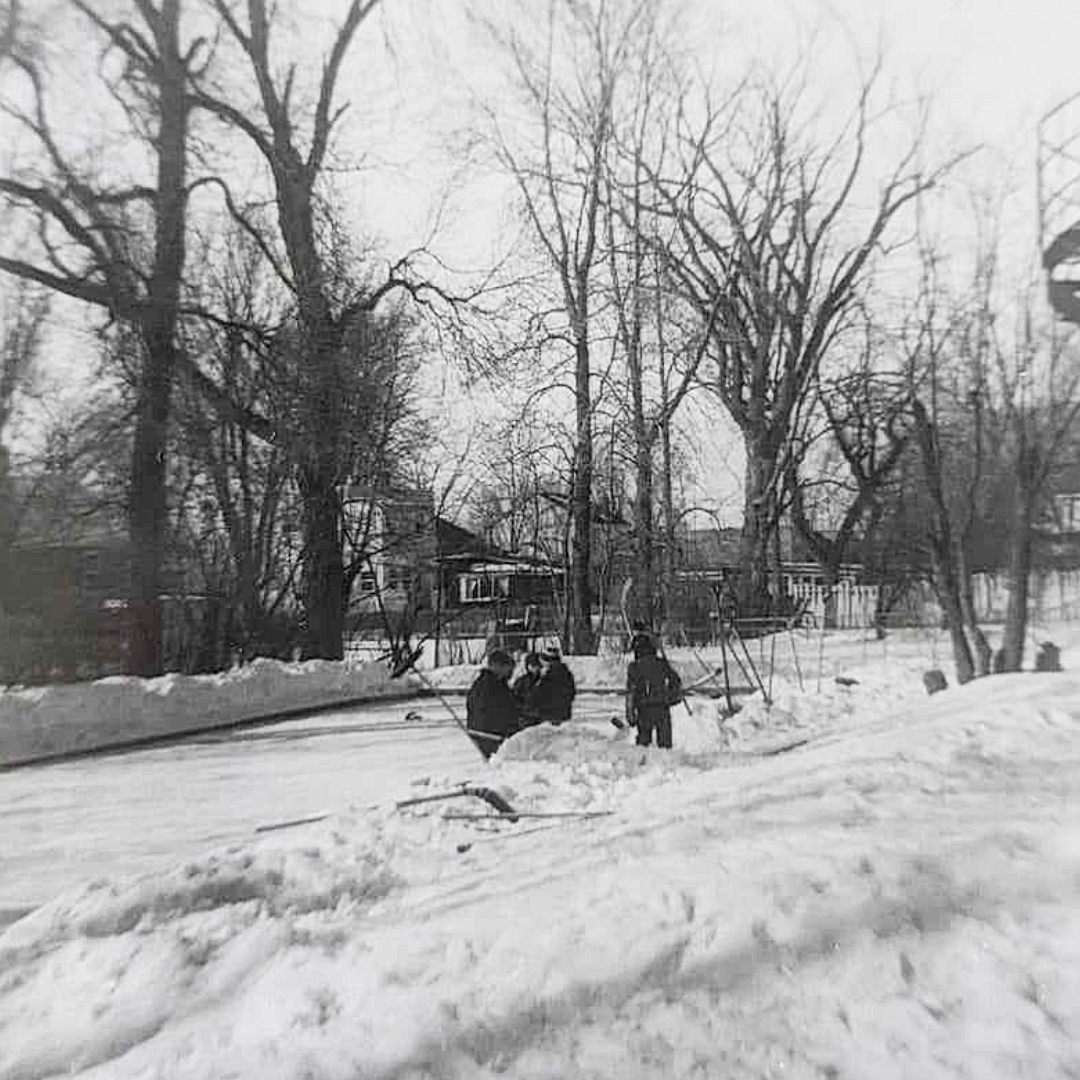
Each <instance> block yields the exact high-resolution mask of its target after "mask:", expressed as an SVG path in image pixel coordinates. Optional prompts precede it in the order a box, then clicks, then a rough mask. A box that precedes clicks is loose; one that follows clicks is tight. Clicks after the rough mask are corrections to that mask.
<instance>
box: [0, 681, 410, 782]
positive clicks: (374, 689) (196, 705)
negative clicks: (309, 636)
mask: <svg viewBox="0 0 1080 1080" xmlns="http://www.w3.org/2000/svg"><path fill="white" fill-rule="evenodd" d="M417 691H418V683H417V681H416V679H415V678H413V677H411V676H406V677H405V678H402V679H395V680H391V678H390V675H389V672H388V670H387V668H386V665H385V664H375V663H367V664H352V663H348V662H346V663H337V662H332V661H327V660H309V661H306V662H304V663H298V664H287V663H284V662H282V661H279V660H255V661H254V662H253V663H251V664H248V665H246V666H245V667H242V668H237V669H235V670H233V671H229V672H224V673H222V674H217V675H163V676H161V677H159V678H156V679H135V678H127V677H121V676H116V677H112V678H107V679H99V680H98V681H97V682H93V683H82V684H74V685H67V686H48V687H40V688H34V689H29V690H18V689H10V688H9V689H6V690H0V765H10V764H14V763H17V762H21V761H27V760H32V759H35V758H39V757H47V756H49V755H54V754H64V753H71V752H73V751H79V750H90V749H95V748H99V747H106V746H112V745H116V744H122V743H125V742H130V741H133V740H137V739H145V738H149V737H152V736H159V735H172V734H176V733H180V732H186V731H199V730H206V729H210V728H214V727H219V726H222V725H227V724H232V723H237V722H239V721H243V720H250V719H256V718H258V717H260V716H263V715H266V714H268V713H279V712H286V711H289V710H293V709H303V708H315V707H320V706H327V705H333V704H334V703H336V702H344V701H351V700H356V699H366V698H383V697H391V696H402V695H408V694H415V693H417Z"/></svg>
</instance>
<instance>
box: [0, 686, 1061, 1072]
mask: <svg viewBox="0 0 1080 1080" xmlns="http://www.w3.org/2000/svg"><path fill="white" fill-rule="evenodd" d="M850 689H851V690H853V691H854V690H856V689H857V687H851V688H850ZM824 690H825V688H824V687H823V692H824ZM872 690H873V688H872V687H868V689H867V693H868V694H870V693H871V691H872ZM828 693H829V694H832V693H834V690H833V689H829V691H828ZM835 693H836V694H839V693H840V689H839V688H837V689H836V690H835ZM698 704H701V705H702V706H705V707H706V708H705V711H703V712H702V713H701V715H702V717H703V719H702V730H703V732H704V730H705V726H706V725H705V720H707V719H708V711H707V710H708V709H715V703H712V702H705V701H700V702H698ZM791 704H792V703H791V702H789V705H791ZM819 708H820V710H821V711H820V712H812V711H811V712H808V713H806V714H805V715H803V716H801V718H800V715H799V714H798V711H797V710H794V711H793V712H791V713H790V714H789V715H791V716H792V717H794V719H795V721H798V722H800V723H801V724H802V725H803V729H804V730H812V731H813V736H814V737H813V738H812V739H811V741H810V742H809V743H808V744H807V745H805V746H803V747H801V748H799V749H797V750H793V751H792V752H790V753H786V754H781V755H778V756H767V757H753V756H750V753H751V752H752V751H761V750H767V749H768V747H769V746H770V745H771V743H770V740H771V739H772V738H773V736H774V732H773V731H764V730H763V731H762V733H760V735H759V738H758V741H757V742H754V740H753V739H752V738H751V735H750V732H749V729H748V730H747V733H746V736H745V739H744V742H743V747H742V748H743V749H745V750H746V751H747V753H746V754H740V755H731V754H715V753H714V754H702V755H697V756H691V755H687V754H680V753H679V752H675V753H670V754H666V753H663V752H661V751H657V750H642V749H640V748H636V747H633V746H632V745H630V744H628V743H627V741H626V739H625V736H622V735H620V734H619V733H617V732H615V731H614V729H611V730H610V731H603V730H602V729H601V730H597V729H589V728H588V727H587V726H582V727H580V728H575V727H574V726H572V725H571V726H570V727H566V726H564V727H562V728H559V729H553V728H545V727H539V728H534V729H530V730H529V731H526V732H523V733H522V734H520V735H519V736H517V737H515V738H514V739H512V740H510V741H509V742H508V743H507V744H506V746H505V747H503V748H502V750H500V752H499V753H498V754H497V755H496V756H495V757H494V758H493V759H492V761H491V762H490V763H489V766H488V768H487V770H486V771H484V772H482V773H481V774H480V775H479V777H478V779H479V780H480V781H481V782H483V783H485V784H487V785H489V786H491V787H495V788H497V789H498V790H499V791H500V792H502V793H503V795H504V796H505V797H508V798H510V799H511V801H512V802H513V804H514V805H515V806H516V807H517V808H518V809H520V810H537V811H542V812H552V811H572V810H583V809H584V810H588V811H592V812H596V811H600V810H608V811H611V814H610V816H607V817H595V818H577V819H575V818H569V819H561V820H536V819H528V818H522V819H521V820H519V821H518V822H517V823H515V824H510V823H508V822H506V821H492V820H490V819H489V818H488V817H487V816H483V815H486V814H487V813H488V808H487V807H485V806H484V804H482V803H480V802H479V801H477V800H473V799H463V798H457V799H453V800H450V801H448V802H442V803H438V802H437V803H428V804H425V805H421V806H415V807H412V808H410V809H408V810H405V811H400V812H395V811H394V810H393V809H392V808H389V807H387V808H384V809H381V810H376V811H372V812H368V813H359V812H356V813H352V814H347V815H343V816H340V817H338V818H335V819H332V820H330V821H328V822H326V823H324V824H321V825H316V826H310V827H306V828H302V829H296V830H293V831H291V832H288V833H281V834H275V835H274V836H272V837H270V838H267V839H265V840H262V841H260V842H257V843H254V844H251V845H248V846H245V847H242V848H237V849H233V850H231V851H228V852H226V853H225V854H224V855H220V856H217V857H214V856H210V857H207V858H205V859H202V860H198V861H196V862H194V863H191V864H190V865H188V866H186V867H183V868H181V869H179V870H177V871H175V872H174V873H172V874H170V875H166V876H163V877H157V878H143V879H137V880H129V881H126V882H117V883H113V884H104V883H102V884H98V885H95V886H92V887H89V888H87V889H84V890H82V891H80V892H78V893H75V894H72V895H68V896H65V897H61V898H59V899H57V900H56V901H54V902H52V903H51V904H49V905H47V906H46V907H44V908H42V909H40V910H39V911H38V912H37V913H35V914H33V915H31V916H29V917H27V918H26V919H24V920H23V921H22V922H20V923H16V924H14V925H13V926H11V927H10V928H9V929H8V930H7V931H6V933H4V934H3V935H2V936H0V1078H3V1080H14V1078H16V1077H17V1078H19V1080H37V1078H43V1077H47V1076H50V1075H54V1074H56V1073H59V1072H64V1073H65V1074H70V1075H75V1076H79V1077H82V1078H84V1080H103V1078H108V1080H124V1078H139V1080H166V1078H167V1080H196V1078H197V1080H216V1078H222V1080H223V1078H225V1077H234V1078H248V1077H250V1078H253V1080H254V1078H259V1080H263V1078H265V1080H295V1078H296V1077H301V1076H303V1077H307V1078H309V1080H355V1078H356V1077H358V1076H363V1077H365V1078H368V1080H390V1078H394V1080H427V1078H432V1080H434V1078H438V1080H459V1078H460V1080H466V1078H469V1080H472V1078H480V1080H484V1078H494V1077H496V1076H509V1077H530V1078H550V1080H555V1078H561V1077H569V1076H572V1077H575V1078H595V1080H601V1078H603V1080H607V1078H610V1077H614V1076H626V1077H657V1078H660V1077H665V1078H666V1077H676V1078H687V1080H689V1078H700V1077H708V1078H711V1077H730V1078H734V1080H742V1078H751V1077H753V1078H757V1077H764V1076H780V1075H783V1076H787V1077H793V1078H797V1080H821V1078H830V1077H831V1078H836V1080H840V1078H845V1077H852V1078H854V1077H871V1076H872V1077H874V1078H875V1080H894V1078H895V1080H901V1078H908V1077H916V1076H918V1077H928V1078H942V1080H944V1078H957V1080H959V1078H961V1077H971V1076H977V1077H979V1078H980V1080H994V1078H999V1077H1001V1078H1004V1077H1015V1076H1024V1077H1026V1078H1034V1080H1043V1078H1046V1080H1049V1078H1051V1077H1067V1076H1070V1075H1073V1076H1074V1075H1077V1073H1078V1072H1080V1050H1078V1047H1080V826H1078V823H1077V822H1078V819H1077V815H1076V809H1075V793H1076V790H1077V786H1078V784H1080V679H1077V678H1076V677H1074V676H1071V675H1068V674H1065V675H1057V676H1031V675H1021V676H1008V677H1005V676H1002V677H997V678H994V679H988V680H983V681H981V682H978V683H975V684H972V685H971V686H968V687H965V688H962V689H957V690H952V691H950V692H948V693H945V694H939V695H936V696H934V697H931V698H928V697H925V696H919V697H914V696H913V697H912V698H911V699H910V700H909V701H907V702H901V706H900V709H899V711H897V710H893V711H891V712H890V711H884V710H881V709H878V710H877V711H876V712H875V713H874V714H873V715H871V716H869V717H867V716H863V715H862V714H861V710H860V709H859V708H858V707H855V708H853V709H852V710H851V711H850V713H843V714H841V715H840V716H838V717H837V723H836V725H835V726H834V727H832V728H831V729H830V728H828V727H827V724H826V719H825V717H824V705H823V704H821V703H819ZM680 712H682V713H685V710H678V711H677V712H676V717H675V719H676V723H678V715H679V713H680ZM695 715H697V711H696V710H695ZM814 716H817V720H814V719H813V717H814ZM815 724H816V726H814V725H815ZM676 732H678V728H677V727H676ZM676 738H677V739H678V734H677V735H676ZM440 789H441V790H447V791H449V790H451V786H450V785H449V783H447V782H446V781H445V780H442V779H440V778H438V777H431V778H429V779H428V780H427V781H426V782H425V783H422V784H417V791H418V793H426V792H430V791H438V790H440ZM463 812H464V813H477V814H480V815H482V816H480V817H478V818H476V819H474V820H469V821H461V820H456V819H454V818H453V817H452V816H451V815H452V814H460V813H463Z"/></svg>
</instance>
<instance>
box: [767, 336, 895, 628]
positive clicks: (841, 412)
mask: <svg viewBox="0 0 1080 1080" xmlns="http://www.w3.org/2000/svg"><path fill="white" fill-rule="evenodd" d="M880 351H881V349H880V341H879V340H878V337H877V335H876V334H875V333H874V331H873V327H872V326H871V325H866V326H865V327H864V328H863V333H862V342H861V345H860V348H859V350H858V352H859V355H858V358H857V362H856V364H855V365H853V367H852V368H851V369H850V370H848V371H845V372H841V373H837V374H835V375H831V376H829V377H825V375H824V374H823V372H821V371H819V372H818V375H817V378H816V380H815V391H814V392H815V395H816V398H817V402H818V405H819V407H820V410H821V413H822V417H823V420H824V432H823V435H824V437H825V439H826V443H825V445H826V447H827V449H826V455H827V456H828V457H832V456H834V455H835V456H836V457H838V458H839V463H838V464H839V465H840V468H839V470H838V475H837V472H836V471H833V473H832V474H831V475H829V474H825V475H821V474H820V473H819V475H818V476H817V477H816V478H811V477H809V476H808V475H807V473H808V471H809V470H808V468H807V466H808V465H809V464H810V462H809V460H808V454H807V453H806V452H802V453H796V454H793V455H792V456H791V460H790V468H791V479H790V480H789V485H788V486H789V496H790V502H791V516H792V520H793V522H794V525H795V528H796V530H797V532H798V533H799V535H800V536H801V537H802V538H803V540H804V541H805V542H806V544H807V545H808V546H809V548H810V550H811V551H812V552H813V555H814V558H815V559H816V560H817V562H818V564H819V565H820V567H821V570H822V577H823V579H824V585H825V590H826V601H825V619H826V625H835V620H836V596H835V589H836V585H837V582H838V581H839V577H840V568H841V566H842V564H843V563H844V561H845V560H846V559H849V558H850V557H851V555H852V553H853V549H854V547H855V544H856V542H857V541H859V540H866V539H869V534H870V532H871V531H872V524H873V523H874V521H875V519H876V517H877V516H878V515H879V514H880V509H881V508H880V503H879V501H880V497H881V494H882V490H883V488H884V487H885V485H886V483H887V482H888V480H889V479H890V477H891V476H892V475H893V472H894V470H895V469H896V467H897V465H898V463H899V461H900V459H901V457H902V456H903V454H904V452H905V450H906V448H907V446H908V442H909V438H910V427H911V421H910V411H909V408H908V402H907V388H906V386H905V381H904V379H903V376H902V373H889V372H884V371H881V370H875V362H876V358H877V356H878V354H879V353H880ZM820 464H821V465H827V462H825V461H822V462H821V463H820ZM811 493H812V494H813V495H814V496H816V498H814V503H815V504H816V505H818V506H820V507H821V509H822V510H823V515H822V516H823V518H824V519H825V520H824V521H823V522H821V523H815V522H814V520H813V515H812V513H811V512H810V507H809V504H810V498H808V496H809V495H810V494H811Z"/></svg>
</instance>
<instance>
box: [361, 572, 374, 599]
mask: <svg viewBox="0 0 1080 1080" xmlns="http://www.w3.org/2000/svg"><path fill="white" fill-rule="evenodd" d="M358 583H359V586H360V595H361V596H374V595H375V593H376V592H377V590H378V587H379V582H378V578H377V577H376V576H375V571H374V570H361V571H360V577H359V579H358Z"/></svg>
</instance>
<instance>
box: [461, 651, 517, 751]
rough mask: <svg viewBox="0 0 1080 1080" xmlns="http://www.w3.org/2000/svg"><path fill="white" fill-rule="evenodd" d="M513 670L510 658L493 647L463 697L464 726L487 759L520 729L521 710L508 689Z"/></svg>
mask: <svg viewBox="0 0 1080 1080" xmlns="http://www.w3.org/2000/svg"><path fill="white" fill-rule="evenodd" d="M513 670H514V660H513V657H511V656H510V654H509V653H505V652H503V651H502V650H501V649H496V650H495V651H494V652H493V653H492V654H491V655H490V656H489V657H488V659H487V665H486V667H484V668H482V669H481V670H480V674H479V675H477V676H476V680H475V682H473V684H472V686H471V687H470V688H469V693H468V696H467V697H466V698H465V717H466V719H465V726H466V728H467V729H468V732H469V735H470V736H471V737H472V741H473V742H474V743H476V745H477V746H478V747H479V748H480V751H481V752H482V753H483V755H484V757H486V758H489V757H491V755H492V754H494V753H495V751H496V750H498V749H499V747H500V746H502V744H503V743H504V742H505V741H506V740H507V739H509V738H510V736H511V735H513V734H514V733H515V732H516V731H518V730H519V723H518V721H519V718H520V715H521V709H520V707H519V706H518V700H517V698H516V697H514V694H513V691H512V690H511V689H510V675H511V673H512V672H513Z"/></svg>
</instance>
